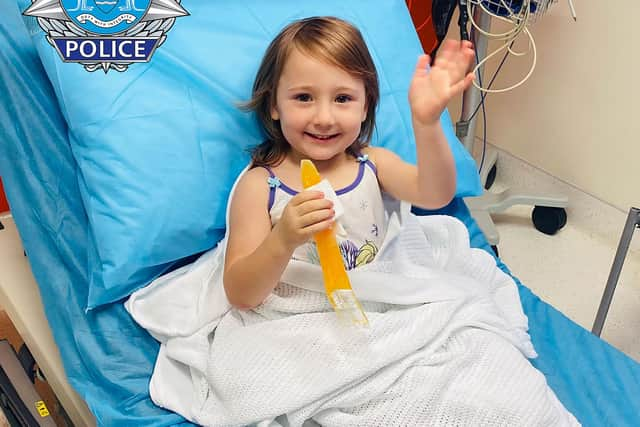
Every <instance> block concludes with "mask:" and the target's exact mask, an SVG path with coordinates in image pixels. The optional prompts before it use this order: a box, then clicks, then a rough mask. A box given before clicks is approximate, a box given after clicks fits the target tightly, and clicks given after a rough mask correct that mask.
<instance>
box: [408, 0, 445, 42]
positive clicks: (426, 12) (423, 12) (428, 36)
mask: <svg viewBox="0 0 640 427" xmlns="http://www.w3.org/2000/svg"><path fill="white" fill-rule="evenodd" d="M406 2H407V8H408V9H409V13H410V14H411V19H412V20H413V25H414V26H415V27H416V31H417V32H418V37H419V38H420V43H421V44H422V49H423V50H424V51H425V52H426V53H429V54H430V53H431V52H433V50H434V49H435V48H436V46H437V45H438V38H437V37H436V32H435V29H434V28H433V20H432V18H431V0H406Z"/></svg>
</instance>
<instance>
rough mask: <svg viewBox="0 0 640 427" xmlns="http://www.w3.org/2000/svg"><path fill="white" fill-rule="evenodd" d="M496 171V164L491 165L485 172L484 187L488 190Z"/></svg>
mask: <svg viewBox="0 0 640 427" xmlns="http://www.w3.org/2000/svg"><path fill="white" fill-rule="evenodd" d="M497 172H498V168H497V167H496V165H493V166H491V169H489V173H488V174H487V180H486V181H485V182H484V189H485V190H488V189H490V188H491V186H492V185H493V182H494V181H495V180H496V174H497Z"/></svg>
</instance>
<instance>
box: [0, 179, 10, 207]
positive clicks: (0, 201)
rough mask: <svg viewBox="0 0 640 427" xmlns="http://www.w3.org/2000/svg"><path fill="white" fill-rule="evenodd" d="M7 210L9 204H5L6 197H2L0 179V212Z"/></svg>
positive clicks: (2, 190) (2, 189) (2, 191)
mask: <svg viewBox="0 0 640 427" xmlns="http://www.w3.org/2000/svg"><path fill="white" fill-rule="evenodd" d="M8 210H9V203H8V202H7V196H5V195H4V188H3V187H2V179H0V212H6V211H8Z"/></svg>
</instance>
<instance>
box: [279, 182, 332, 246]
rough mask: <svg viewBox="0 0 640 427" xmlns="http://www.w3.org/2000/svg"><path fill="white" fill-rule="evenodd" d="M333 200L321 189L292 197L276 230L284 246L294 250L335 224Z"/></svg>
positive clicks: (302, 192)
mask: <svg viewBox="0 0 640 427" xmlns="http://www.w3.org/2000/svg"><path fill="white" fill-rule="evenodd" d="M334 215H335V212H334V210H333V202H332V201H331V200H328V199H325V198H324V194H323V193H322V192H321V191H301V192H300V193H298V194H296V195H295V196H293V197H292V198H291V200H290V201H289V203H287V206H286V207H285V208H284V211H283V212H282V217H281V218H280V221H278V223H277V224H276V225H275V227H274V229H273V230H274V231H275V232H276V234H277V236H278V237H279V238H280V241H281V242H282V243H283V245H284V247H285V248H287V249H288V250H291V251H293V250H294V249H295V248H297V247H298V246H300V245H301V244H303V243H305V242H306V241H307V240H309V239H310V238H311V237H312V236H313V235H314V234H316V233H317V232H319V231H322V230H326V229H328V228H329V227H331V225H332V224H333V220H334V219H333V217H334Z"/></svg>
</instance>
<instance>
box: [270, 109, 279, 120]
mask: <svg viewBox="0 0 640 427" xmlns="http://www.w3.org/2000/svg"><path fill="white" fill-rule="evenodd" d="M271 118H272V119H273V120H280V113H278V108H277V107H276V106H273V107H271Z"/></svg>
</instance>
